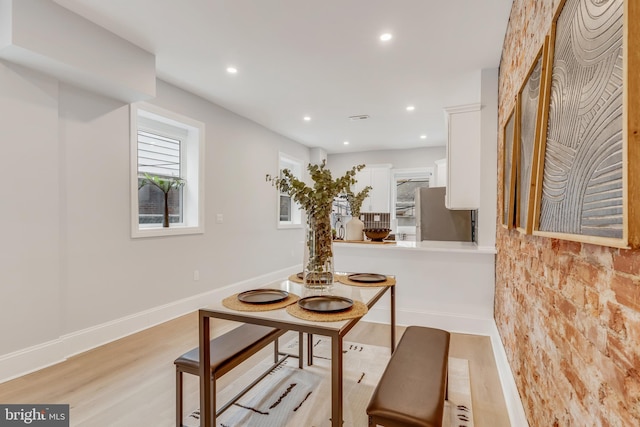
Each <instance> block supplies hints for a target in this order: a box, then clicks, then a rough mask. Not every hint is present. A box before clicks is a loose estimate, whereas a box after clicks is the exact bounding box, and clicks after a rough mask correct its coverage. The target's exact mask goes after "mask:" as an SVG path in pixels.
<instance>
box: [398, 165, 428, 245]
mask: <svg viewBox="0 0 640 427" xmlns="http://www.w3.org/2000/svg"><path fill="white" fill-rule="evenodd" d="M432 174H433V171H432V170H431V168H424V169H397V170H395V171H394V172H393V181H394V184H395V185H394V186H393V192H394V194H393V204H394V206H393V212H394V215H395V219H396V221H397V225H398V234H408V235H415V232H416V203H415V193H416V189H418V188H420V187H429V180H430V179H431V176H432Z"/></svg>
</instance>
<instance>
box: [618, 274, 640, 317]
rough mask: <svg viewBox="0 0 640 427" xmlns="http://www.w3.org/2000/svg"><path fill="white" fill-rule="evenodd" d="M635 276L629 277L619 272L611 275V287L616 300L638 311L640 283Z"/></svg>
mask: <svg viewBox="0 0 640 427" xmlns="http://www.w3.org/2000/svg"><path fill="white" fill-rule="evenodd" d="M638 280H639V279H638V278H637V277H630V276H627V275H623V274H620V273H616V274H614V275H613V279H612V280H611V289H612V290H613V292H615V295H616V300H617V301H618V302H619V303H620V304H622V305H625V306H627V307H629V308H630V309H632V310H635V311H640V284H639V283H638Z"/></svg>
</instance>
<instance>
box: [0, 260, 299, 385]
mask: <svg viewBox="0 0 640 427" xmlns="http://www.w3.org/2000/svg"><path fill="white" fill-rule="evenodd" d="M298 271H300V266H295V267H290V268H286V269H283V270H279V271H275V272H272V273H269V274H265V275H262V276H258V277H254V278H251V279H248V280H244V281H242V282H237V283H234V284H231V285H228V286H225V287H222V288H217V289H213V290H211V291H208V292H205V293H202V294H198V295H194V296H191V297H188V298H184V299H182V300H179V301H175V302H171V303H168V304H164V305H161V306H158V307H154V308H151V309H148V310H144V311H141V312H139V313H135V314H132V315H130V316H125V317H121V318H119V319H114V320H112V321H109V322H106V323H102V324H100V325H96V326H92V327H90V328H86V329H82V330H79V331H75V332H71V333H69V334H65V335H62V336H60V337H59V338H58V339H55V340H51V341H48V342H45V343H42V344H38V345H35V346H32V347H28V348H24V349H21V350H18V351H15V352H12V353H8V354H4V355H1V356H0V383H3V382H6V381H9V380H12V379H14V378H17V377H20V376H22V375H26V374H29V373H31V372H34V371H37V370H40V369H43V368H46V367H48V366H51V365H55V364H56V363H60V362H63V361H65V360H66V359H67V358H69V357H71V356H74V355H76V354H79V353H83V352H85V351H88V350H91V349H93V348H96V347H98V346H101V345H104V344H107V343H109V342H112V341H115V340H117V339H120V338H123V337H126V336H128V335H131V334H134V333H136V332H139V331H142V330H144V329H147V328H150V327H152V326H155V325H158V324H160V323H163V322H166V321H168V320H171V319H175V318H176V317H179V316H182V315H185V314H187V313H191V312H193V311H195V310H197V309H199V308H200V307H204V306H206V305H208V304H209V302H210V301H215V300H216V299H221V298H222V297H224V296H226V295H228V294H229V293H235V292H240V291H243V290H246V289H249V288H251V287H254V286H260V285H263V284H265V283H268V282H272V281H275V280H278V279H281V278H282V277H288V276H289V275H291V274H294V273H297V272H298Z"/></svg>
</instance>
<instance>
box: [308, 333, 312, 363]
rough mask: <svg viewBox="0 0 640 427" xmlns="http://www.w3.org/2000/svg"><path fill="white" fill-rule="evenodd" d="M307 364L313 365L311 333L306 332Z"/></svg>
mask: <svg viewBox="0 0 640 427" xmlns="http://www.w3.org/2000/svg"><path fill="white" fill-rule="evenodd" d="M307 365H309V366H311V365H313V334H307Z"/></svg>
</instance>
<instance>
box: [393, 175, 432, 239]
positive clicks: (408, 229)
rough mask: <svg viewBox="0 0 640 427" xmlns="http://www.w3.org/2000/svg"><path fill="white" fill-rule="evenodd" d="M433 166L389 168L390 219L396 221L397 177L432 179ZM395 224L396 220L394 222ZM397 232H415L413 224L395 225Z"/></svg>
mask: <svg viewBox="0 0 640 427" xmlns="http://www.w3.org/2000/svg"><path fill="white" fill-rule="evenodd" d="M433 171H434V168H432V167H428V168H408V169H392V170H391V220H392V221H396V220H397V218H396V199H397V197H398V192H397V184H396V182H397V180H398V178H421V177H424V176H427V177H429V180H432V179H433ZM396 224H397V222H396ZM396 228H397V230H396V233H397V234H401V233H404V234H409V235H415V234H416V227H415V226H398V225H396Z"/></svg>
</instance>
